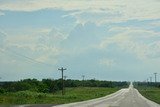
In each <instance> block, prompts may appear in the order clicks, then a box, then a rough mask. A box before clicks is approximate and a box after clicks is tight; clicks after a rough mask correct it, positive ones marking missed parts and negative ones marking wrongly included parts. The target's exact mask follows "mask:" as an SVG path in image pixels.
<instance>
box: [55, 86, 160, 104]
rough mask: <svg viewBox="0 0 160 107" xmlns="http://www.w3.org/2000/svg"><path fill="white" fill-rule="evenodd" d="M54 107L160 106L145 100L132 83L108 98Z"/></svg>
mask: <svg viewBox="0 0 160 107" xmlns="http://www.w3.org/2000/svg"><path fill="white" fill-rule="evenodd" d="M54 107H160V105H159V104H156V103H154V102H152V101H150V100H148V99H146V98H144V97H143V96H142V95H141V94H140V93H139V92H138V91H137V89H135V88H134V87H133V85H132V83H131V84H130V86H129V88H126V89H121V90H119V91H117V92H116V93H113V94H111V95H109V96H106V97H102V98H98V99H93V100H89V101H83V102H78V103H70V104H64V105H58V106H54Z"/></svg>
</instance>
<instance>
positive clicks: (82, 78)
mask: <svg viewBox="0 0 160 107" xmlns="http://www.w3.org/2000/svg"><path fill="white" fill-rule="evenodd" d="M84 77H85V75H82V82H83V83H82V86H83V87H84Z"/></svg>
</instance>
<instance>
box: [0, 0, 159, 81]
mask: <svg viewBox="0 0 160 107" xmlns="http://www.w3.org/2000/svg"><path fill="white" fill-rule="evenodd" d="M159 64H160V1H159V0H118V1H117V0H0V77H2V78H1V80H3V81H9V80H20V79H25V78H37V79H42V78H53V79H57V78H60V76H61V73H60V71H58V70H57V68H59V67H61V66H63V67H66V68H67V71H65V75H67V77H68V78H71V79H82V77H81V76H82V75H85V76H86V79H92V78H96V79H101V80H117V81H121V80H127V81H134V80H139V81H144V80H146V79H147V78H149V77H150V76H152V77H153V76H154V75H153V73H154V72H157V73H158V76H159V77H160V75H159V74H160V66H159ZM159 77H158V79H159ZM159 81H160V79H159Z"/></svg>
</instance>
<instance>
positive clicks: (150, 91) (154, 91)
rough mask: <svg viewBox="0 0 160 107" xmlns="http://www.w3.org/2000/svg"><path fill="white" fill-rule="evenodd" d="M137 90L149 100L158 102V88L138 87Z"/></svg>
mask: <svg viewBox="0 0 160 107" xmlns="http://www.w3.org/2000/svg"><path fill="white" fill-rule="evenodd" d="M138 90H139V92H140V93H141V94H142V95H143V96H144V97H146V98H147V99H149V100H152V101H154V102H156V103H158V104H160V88H155V87H140V88H138Z"/></svg>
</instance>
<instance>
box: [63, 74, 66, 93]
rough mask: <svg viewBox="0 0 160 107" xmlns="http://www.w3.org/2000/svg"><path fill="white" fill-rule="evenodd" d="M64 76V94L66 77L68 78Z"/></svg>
mask: <svg viewBox="0 0 160 107" xmlns="http://www.w3.org/2000/svg"><path fill="white" fill-rule="evenodd" d="M63 77H64V94H65V93H66V89H65V87H66V86H65V82H66V78H67V76H63Z"/></svg>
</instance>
